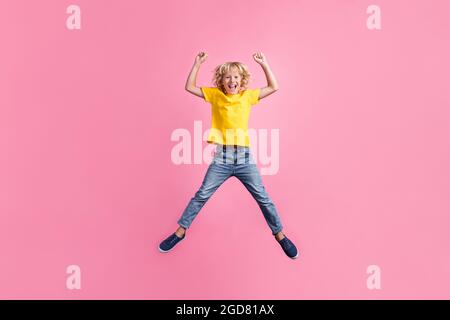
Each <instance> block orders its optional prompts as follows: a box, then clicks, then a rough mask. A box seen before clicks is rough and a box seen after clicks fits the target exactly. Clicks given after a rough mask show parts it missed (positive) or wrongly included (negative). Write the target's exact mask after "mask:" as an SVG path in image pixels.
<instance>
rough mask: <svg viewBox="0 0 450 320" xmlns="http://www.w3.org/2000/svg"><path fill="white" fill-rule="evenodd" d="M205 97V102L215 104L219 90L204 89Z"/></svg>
mask: <svg viewBox="0 0 450 320" xmlns="http://www.w3.org/2000/svg"><path fill="white" fill-rule="evenodd" d="M201 89H202V92H203V96H204V97H205V101H206V102H209V103H214V101H215V97H216V95H217V88H208V87H202V88H201Z"/></svg>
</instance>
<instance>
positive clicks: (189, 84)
mask: <svg viewBox="0 0 450 320" xmlns="http://www.w3.org/2000/svg"><path fill="white" fill-rule="evenodd" d="M200 65H201V63H198V62H195V63H194V65H193V66H192V69H191V72H190V73H189V76H188V78H187V81H186V90H187V89H189V88H194V87H196V81H197V73H198V70H199V69H200Z"/></svg>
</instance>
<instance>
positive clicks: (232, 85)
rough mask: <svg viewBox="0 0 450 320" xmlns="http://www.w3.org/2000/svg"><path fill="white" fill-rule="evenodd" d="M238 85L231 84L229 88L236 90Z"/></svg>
mask: <svg viewBox="0 0 450 320" xmlns="http://www.w3.org/2000/svg"><path fill="white" fill-rule="evenodd" d="M237 87H238V85H237V84H229V85H228V88H230V90H231V91H235V90H236V89H237Z"/></svg>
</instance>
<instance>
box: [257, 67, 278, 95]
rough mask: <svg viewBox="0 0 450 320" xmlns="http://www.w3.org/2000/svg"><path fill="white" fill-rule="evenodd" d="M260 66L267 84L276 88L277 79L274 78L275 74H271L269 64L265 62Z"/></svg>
mask: <svg viewBox="0 0 450 320" xmlns="http://www.w3.org/2000/svg"><path fill="white" fill-rule="evenodd" d="M261 67H262V68H263V70H264V73H265V74H266V79H267V86H268V87H270V88H272V89H274V90H278V82H277V79H276V78H275V75H274V74H273V72H272V70H271V69H270V66H269V64H267V63H265V64H262V65H261Z"/></svg>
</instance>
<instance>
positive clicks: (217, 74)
mask: <svg viewBox="0 0 450 320" xmlns="http://www.w3.org/2000/svg"><path fill="white" fill-rule="evenodd" d="M233 68H236V69H238V71H239V74H240V75H241V86H240V87H241V89H240V91H242V90H245V89H247V85H248V83H249V81H250V72H249V71H248V68H247V66H246V65H245V64H243V63H241V62H236V61H234V62H225V63H223V64H221V65H219V66H217V67H216V68H215V69H214V76H213V84H214V85H215V86H216V87H217V88H219V89H220V90H221V91H222V92H223V93H226V90H225V87H224V85H223V81H222V80H223V77H224V75H225V73H227V72H229V71H230V70H231V69H233Z"/></svg>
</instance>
